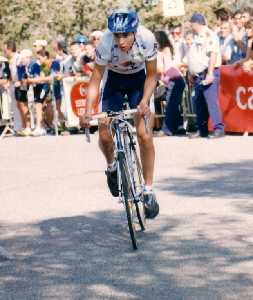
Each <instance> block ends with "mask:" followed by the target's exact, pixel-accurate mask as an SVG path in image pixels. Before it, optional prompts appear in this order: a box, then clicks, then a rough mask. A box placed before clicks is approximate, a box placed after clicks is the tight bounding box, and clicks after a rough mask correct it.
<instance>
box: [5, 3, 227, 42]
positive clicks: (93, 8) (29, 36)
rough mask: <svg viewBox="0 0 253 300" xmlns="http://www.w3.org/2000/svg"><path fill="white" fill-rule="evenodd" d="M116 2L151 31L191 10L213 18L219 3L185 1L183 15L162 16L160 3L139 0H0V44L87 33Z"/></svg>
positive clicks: (101, 24)
mask: <svg viewBox="0 0 253 300" xmlns="http://www.w3.org/2000/svg"><path fill="white" fill-rule="evenodd" d="M119 2H120V3H125V4H128V3H131V6H132V7H135V8H136V9H137V10H138V12H139V14H140V18H141V21H142V23H143V24H144V25H146V26H147V27H149V28H150V29H152V30H155V29H158V28H164V27H167V26H168V25H169V24H173V23H181V22H183V21H185V20H187V18H188V17H189V16H190V14H191V13H192V12H194V11H200V12H202V13H204V14H205V15H206V16H208V19H211V20H212V19H213V13H212V11H213V9H215V8H218V7H221V6H222V5H223V3H225V2H223V1H222V0H209V1H204V0H198V1H194V0H185V6H186V12H187V14H186V16H184V17H182V18H172V19H171V18H170V19H166V18H164V17H163V16H162V14H161V6H159V5H156V6H154V7H147V6H144V4H143V1H142V0H132V1H130V0H124V1H122V0H121V1H118V2H117V1H115V0H44V1H41V0H1V6H0V43H1V42H4V41H5V40H7V39H9V38H13V39H15V40H16V41H17V43H18V44H20V45H21V46H29V45H31V43H32V41H34V40H35V39H42V38H45V39H47V40H50V39H52V38H53V37H54V36H57V35H59V34H62V35H64V36H66V37H67V38H68V39H71V37H73V35H74V34H75V33H77V32H82V33H84V34H86V35H88V34H89V33H90V32H91V31H92V30H95V29H104V28H105V27H106V19H107V15H108V14H109V12H110V11H111V9H112V8H114V7H116V6H119ZM0 46H1V45H0Z"/></svg>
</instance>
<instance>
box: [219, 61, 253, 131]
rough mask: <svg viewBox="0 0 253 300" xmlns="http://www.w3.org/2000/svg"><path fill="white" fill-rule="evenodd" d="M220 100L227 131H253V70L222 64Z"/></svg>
mask: <svg viewBox="0 0 253 300" xmlns="http://www.w3.org/2000/svg"><path fill="white" fill-rule="evenodd" d="M219 100H220V108H221V111H222V114H223V121H224V124H225V130H226V131H227V132H245V131H248V132H253V71H251V72H244V71H243V70H242V69H241V68H236V69H235V68H234V67H233V66H222V67H221V78H220V90H219Z"/></svg>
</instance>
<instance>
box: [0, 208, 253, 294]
mask: <svg viewBox="0 0 253 300" xmlns="http://www.w3.org/2000/svg"><path fill="white" fill-rule="evenodd" d="M200 217H203V216H200ZM214 221H215V223H216V224H217V223H218V222H220V223H223V222H225V226H228V227H229V226H231V224H232V223H234V222H238V220H236V219H227V220H224V219H219V220H214ZM184 222H185V221H183V220H182V218H181V219H177V218H168V217H163V216H161V217H159V219H157V220H155V221H153V222H152V223H151V222H150V223H149V224H148V225H149V226H148V227H149V228H150V229H149V230H147V231H146V232H145V233H142V234H139V242H140V249H139V250H138V251H133V250H132V249H131V244H130V242H129V237H128V232H127V229H126V227H125V224H126V222H125V220H124V217H123V215H122V214H121V213H119V212H117V211H114V212H113V211H104V212H99V213H94V214H91V215H88V216H75V217H69V218H59V219H50V220H47V221H44V222H41V223H38V224H27V225H19V226H15V227H14V226H13V227H12V228H11V227H10V226H4V225H3V226H1V227H0V232H1V239H0V244H1V245H2V246H3V247H4V248H5V249H8V250H9V251H11V252H12V253H13V254H14V255H15V259H14V260H11V261H5V262H0V299H4V300H9V299H15V300H16V299H18V300H23V299H24V300H30V299H32V300H33V299H64V300H67V299H80V300H81V299H152V300H153V299H182V300H183V299H184V300H185V299H194V300H195V299H232V298H233V297H235V298H233V299H242V298H241V296H243V299H252V297H253V294H252V286H253V280H252V278H251V277H250V276H249V275H248V274H246V273H240V272H235V271H233V270H231V269H227V268H231V266H233V265H234V264H238V262H242V261H243V262H248V261H251V260H252V256H250V253H252V245H250V244H245V242H244V245H243V247H239V248H238V249H237V248H234V249H233V250H232V249H230V248H228V247H224V246H222V245H219V244H217V243H214V242H213V241H212V240H211V239H208V238H207V237H206V236H204V235H203V234H201V233H199V234H196V235H188V236H184V235H183V234H182V235H181V234H180V230H181V228H182V227H181V226H184V225H185V223H184ZM233 239H234V241H233V242H237V243H238V242H239V243H241V240H238V239H239V237H238V236H236V234H235V235H234V237H233ZM245 247H246V248H247V249H248V252H247V251H246V252H245V251H244V249H245ZM250 293H251V294H250ZM224 295H226V297H224ZM237 295H240V297H239V298H237V297H236V296H237ZM229 297H230V298H229Z"/></svg>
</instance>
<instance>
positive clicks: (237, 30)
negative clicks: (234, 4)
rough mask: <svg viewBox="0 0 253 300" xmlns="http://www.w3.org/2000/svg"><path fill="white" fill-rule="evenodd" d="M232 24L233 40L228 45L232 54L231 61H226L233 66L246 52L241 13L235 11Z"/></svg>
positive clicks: (245, 38)
mask: <svg viewBox="0 0 253 300" xmlns="http://www.w3.org/2000/svg"><path fill="white" fill-rule="evenodd" d="M232 24H233V25H232V37H233V40H232V42H231V45H230V47H231V51H232V53H231V59H230V60H229V61H228V63H229V64H233V63H234V62H236V61H237V60H240V59H243V58H244V57H245V56H246V51H247V37H246V34H245V28H244V23H243V21H242V12H241V11H236V12H235V13H234V15H233V23H232Z"/></svg>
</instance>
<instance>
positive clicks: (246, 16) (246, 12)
mask: <svg viewBox="0 0 253 300" xmlns="http://www.w3.org/2000/svg"><path fill="white" fill-rule="evenodd" d="M251 17H252V9H251V8H250V7H245V8H244V9H243V10H242V14H241V22H242V26H244V27H245V24H246V23H247V22H249V21H250V19H251Z"/></svg>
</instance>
